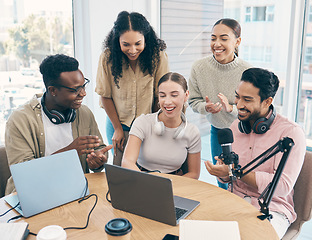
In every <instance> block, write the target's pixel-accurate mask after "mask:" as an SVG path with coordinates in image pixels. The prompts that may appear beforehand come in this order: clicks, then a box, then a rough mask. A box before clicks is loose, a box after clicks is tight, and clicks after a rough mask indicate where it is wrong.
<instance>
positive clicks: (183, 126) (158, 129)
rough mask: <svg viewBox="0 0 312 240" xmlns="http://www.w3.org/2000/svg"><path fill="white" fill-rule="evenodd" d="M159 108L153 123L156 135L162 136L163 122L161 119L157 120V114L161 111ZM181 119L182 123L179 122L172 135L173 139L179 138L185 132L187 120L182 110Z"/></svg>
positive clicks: (163, 130)
mask: <svg viewBox="0 0 312 240" xmlns="http://www.w3.org/2000/svg"><path fill="white" fill-rule="evenodd" d="M161 112H162V111H161V109H160V110H159V111H158V112H157V114H156V119H155V124H154V132H155V133H156V135H158V136H162V135H163V134H164V132H165V124H164V123H163V122H162V121H159V118H158V116H159V114H160V113H161ZM181 119H182V122H184V124H183V123H182V124H180V126H179V127H178V128H177V130H176V131H175V133H174V135H173V139H181V138H182V137H183V136H184V134H185V129H186V127H187V120H186V117H185V115H184V113H183V112H181Z"/></svg>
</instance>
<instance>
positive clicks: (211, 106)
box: [205, 96, 222, 114]
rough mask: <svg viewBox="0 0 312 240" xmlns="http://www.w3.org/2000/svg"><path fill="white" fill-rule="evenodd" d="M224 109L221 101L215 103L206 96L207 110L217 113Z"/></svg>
mask: <svg viewBox="0 0 312 240" xmlns="http://www.w3.org/2000/svg"><path fill="white" fill-rule="evenodd" d="M221 109H222V105H221V103H219V102H217V103H213V102H211V101H210V99H209V98H208V97H207V96H206V106H205V110H206V112H209V113H212V114H215V113H218V112H220V111H221Z"/></svg>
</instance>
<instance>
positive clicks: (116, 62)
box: [103, 11, 166, 88]
mask: <svg viewBox="0 0 312 240" xmlns="http://www.w3.org/2000/svg"><path fill="white" fill-rule="evenodd" d="M130 30H133V31H136V32H139V33H141V34H142V35H144V38H145V48H144V50H143V52H142V53H141V54H140V56H139V63H140V68H141V70H142V72H145V71H146V70H147V71H148V72H149V74H151V75H152V74H153V71H154V70H155V67H156V65H157V64H158V62H159V59H160V57H159V52H160V51H163V50H164V49H166V43H165V42H164V41H163V40H161V39H159V38H158V37H157V35H156V33H155V31H154V29H153V28H152V26H151V25H150V24H149V22H148V21H147V20H146V18H145V17H144V16H143V15H142V14H140V13H137V12H131V13H129V12H127V11H122V12H120V13H119V14H118V16H117V20H116V21H115V22H114V26H113V28H112V29H111V31H110V32H109V34H108V35H107V37H106V39H105V40H104V42H103V49H104V50H105V49H109V51H110V54H109V59H108V60H109V62H111V63H112V67H111V70H112V74H113V76H114V82H115V84H116V86H117V87H118V88H119V85H118V79H119V78H121V77H122V61H123V59H125V60H126V62H127V63H128V67H129V60H128V58H127V57H125V55H124V53H123V52H122V51H121V48H120V43H119V38H120V35H122V34H123V33H125V32H127V31H130Z"/></svg>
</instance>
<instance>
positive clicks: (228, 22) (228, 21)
mask: <svg viewBox="0 0 312 240" xmlns="http://www.w3.org/2000/svg"><path fill="white" fill-rule="evenodd" d="M218 24H223V25H225V26H227V27H229V28H231V29H232V31H233V33H234V35H235V37H236V38H239V37H240V36H241V30H242V29H241V26H240V24H239V23H238V22H237V21H236V20H235V19H232V18H222V19H220V20H218V21H217V22H216V23H215V24H214V25H213V27H215V26H216V25H218ZM234 53H235V54H236V56H238V48H235V52H234Z"/></svg>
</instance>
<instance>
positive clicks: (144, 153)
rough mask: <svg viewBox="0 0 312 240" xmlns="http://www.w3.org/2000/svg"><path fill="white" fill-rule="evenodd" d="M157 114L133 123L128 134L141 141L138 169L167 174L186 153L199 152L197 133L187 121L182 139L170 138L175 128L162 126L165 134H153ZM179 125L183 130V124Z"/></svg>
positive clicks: (142, 117) (180, 161)
mask: <svg viewBox="0 0 312 240" xmlns="http://www.w3.org/2000/svg"><path fill="white" fill-rule="evenodd" d="M156 114H157V113H152V114H146V115H145V114H142V115H141V116H139V117H138V118H137V119H136V120H135V121H134V123H133V125H132V127H131V130H130V133H129V134H130V135H134V136H136V137H138V138H140V139H141V140H142V145H141V148H140V154H139V158H138V161H137V162H138V164H140V166H142V167H144V168H146V169H148V170H159V171H160V172H162V173H170V172H173V171H176V170H178V169H179V168H180V167H181V165H182V164H183V163H184V161H185V160H186V158H187V154H188V153H198V152H200V151H201V138H200V133H199V130H198V128H197V127H196V126H195V125H193V124H192V123H189V122H188V123H187V126H186V129H185V133H184V135H183V137H182V138H179V139H174V138H173V136H174V134H175V132H176V131H177V128H167V127H165V130H164V133H163V134H162V135H157V134H156V133H155V131H154V125H155V123H156ZM182 124H183V127H185V123H184V122H183V123H182ZM180 127H182V126H180Z"/></svg>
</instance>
